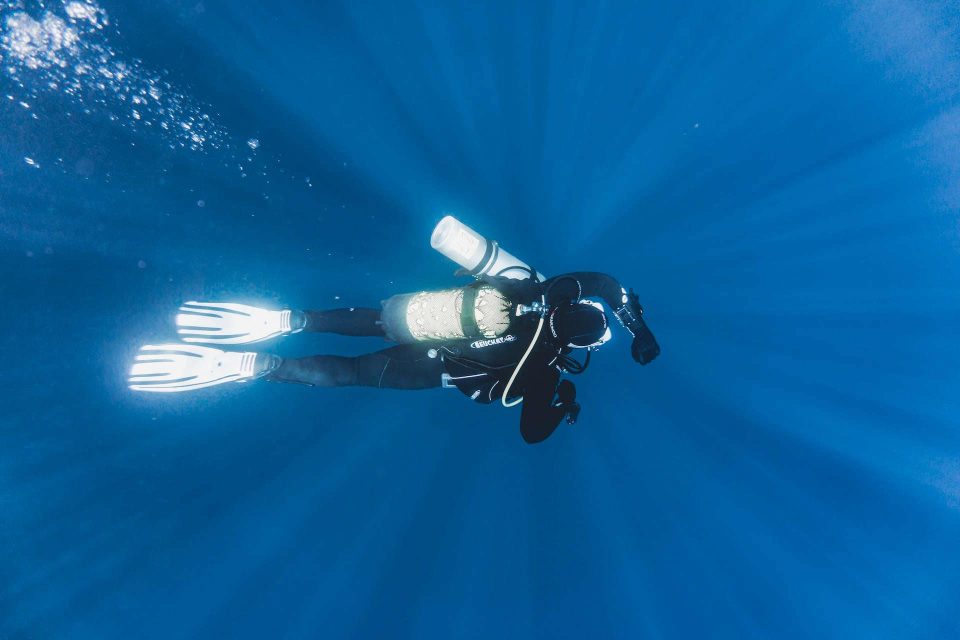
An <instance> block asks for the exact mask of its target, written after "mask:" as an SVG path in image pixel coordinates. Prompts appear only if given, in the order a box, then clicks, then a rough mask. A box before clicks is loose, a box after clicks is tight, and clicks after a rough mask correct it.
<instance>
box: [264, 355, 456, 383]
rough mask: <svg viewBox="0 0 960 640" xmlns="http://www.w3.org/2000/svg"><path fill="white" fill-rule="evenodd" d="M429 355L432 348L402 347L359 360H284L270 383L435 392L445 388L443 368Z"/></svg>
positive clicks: (344, 358) (273, 373)
mask: <svg viewBox="0 0 960 640" xmlns="http://www.w3.org/2000/svg"><path fill="white" fill-rule="evenodd" d="M428 351H429V347H426V346H423V345H399V346H396V347H391V348H389V349H384V350H383V351H377V352H375V353H368V354H365V355H362V356H358V357H356V358H348V357H343V356H309V357H307V358H284V360H283V362H282V363H281V364H280V366H279V367H277V368H276V369H275V370H273V372H272V373H270V374H269V375H268V376H267V379H268V380H274V381H277V382H299V383H300V384H308V385H311V386H315V387H352V386H361V387H377V388H381V389H408V390H410V389H433V388H436V387H439V386H441V379H440V376H441V374H442V373H443V364H442V363H441V362H440V359H439V358H431V357H430V356H429V355H428Z"/></svg>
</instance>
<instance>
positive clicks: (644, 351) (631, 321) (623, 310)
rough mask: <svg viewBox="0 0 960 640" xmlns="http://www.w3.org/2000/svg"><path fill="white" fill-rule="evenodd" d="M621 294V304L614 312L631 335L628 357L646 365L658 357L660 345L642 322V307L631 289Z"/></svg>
mask: <svg viewBox="0 0 960 640" xmlns="http://www.w3.org/2000/svg"><path fill="white" fill-rule="evenodd" d="M621 291H622V292H623V299H622V301H623V304H622V305H621V306H620V307H619V308H617V309H615V310H614V313H615V314H616V316H617V319H618V320H620V324H622V325H623V326H624V327H625V328H626V329H627V331H629V332H630V333H631V334H632V335H633V342H632V343H631V344H630V355H631V356H633V359H634V360H635V361H637V362H639V363H640V364H648V363H650V362H652V361H653V359H654V358H656V357H657V356H658V355H660V345H658V344H657V339H656V338H654V337H653V332H652V331H650V328H649V327H648V326H647V323H646V322H644V321H643V307H642V306H640V298H639V297H638V296H637V294H636V293H634V292H633V289H630V292H629V293H628V292H627V291H625V290H622V289H621Z"/></svg>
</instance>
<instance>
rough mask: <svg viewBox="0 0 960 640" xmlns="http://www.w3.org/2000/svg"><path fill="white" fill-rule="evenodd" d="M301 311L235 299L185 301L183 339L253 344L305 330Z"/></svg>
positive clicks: (179, 325)
mask: <svg viewBox="0 0 960 640" xmlns="http://www.w3.org/2000/svg"><path fill="white" fill-rule="evenodd" d="M304 326H306V316H305V315H304V314H303V312H302V311H292V310H290V309H284V310H283V311H271V310H270V309H261V308H259V307H252V306H250V305H247V304H238V303H236V302H185V303H183V306H181V307H180V313H178V314H177V333H179V334H180V338H181V339H182V340H183V341H184V342H207V343H211V344H250V343H252V342H262V341H263V340H269V339H270V338H276V337H277V336H281V335H289V334H291V333H297V332H299V331H303V328H304Z"/></svg>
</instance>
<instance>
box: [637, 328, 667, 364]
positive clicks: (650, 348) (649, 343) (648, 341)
mask: <svg viewBox="0 0 960 640" xmlns="http://www.w3.org/2000/svg"><path fill="white" fill-rule="evenodd" d="M630 355H632V356H633V359H634V360H635V361H636V362H639V363H640V364H649V363H651V362H653V360H654V358H656V357H657V356H658V355H660V345H658V344H657V341H656V339H655V338H654V337H653V334H652V333H650V330H649V329H648V330H647V331H645V332H643V333H641V334H639V335H636V336H634V338H633V342H632V343H631V344H630Z"/></svg>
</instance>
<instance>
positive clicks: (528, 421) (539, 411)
mask: <svg viewBox="0 0 960 640" xmlns="http://www.w3.org/2000/svg"><path fill="white" fill-rule="evenodd" d="M559 379H560V372H559V371H557V370H556V369H554V368H552V367H551V368H550V369H547V370H545V371H544V372H543V373H542V374H541V375H538V376H536V377H535V378H534V379H532V380H531V381H530V382H529V383H528V384H527V386H526V387H525V388H524V391H523V408H522V410H521V412H520V435H522V436H523V439H524V440H525V441H526V442H527V444H536V443H537V442H543V441H544V440H546V439H547V438H549V437H550V434H552V433H553V432H554V431H555V430H556V428H557V426H558V425H559V424H560V421H561V420H563V418H564V416H568V415H569V417H568V422H571V423H572V421H573V420H576V416H577V415H578V414H579V412H580V405H578V404H577V403H576V402H574V398H575V397H576V389H575V387H574V386H573V383H571V382H570V381H569V380H564V381H563V382H560V384H559V386H558V384H557V382H558V380H559ZM555 394H559V396H560V399H559V400H558V401H557V402H554V399H553V398H554V395H555ZM571 417H572V420H571Z"/></svg>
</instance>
